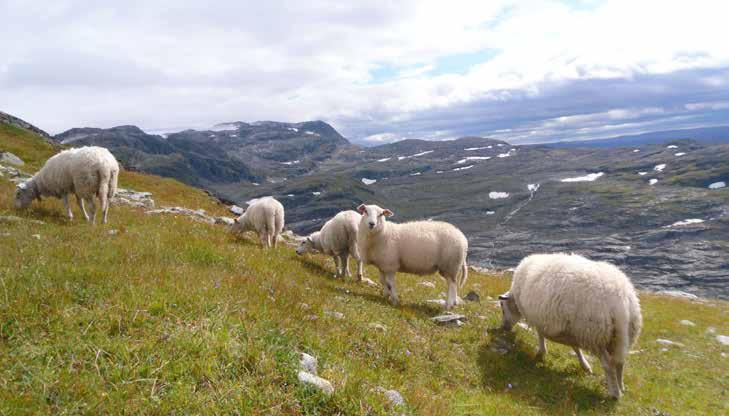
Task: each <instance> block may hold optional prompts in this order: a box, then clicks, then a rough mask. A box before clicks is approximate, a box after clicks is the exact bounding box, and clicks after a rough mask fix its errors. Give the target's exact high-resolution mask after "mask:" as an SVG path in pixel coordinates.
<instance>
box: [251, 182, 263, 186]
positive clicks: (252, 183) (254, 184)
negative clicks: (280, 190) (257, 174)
mask: <svg viewBox="0 0 729 416" xmlns="http://www.w3.org/2000/svg"><path fill="white" fill-rule="evenodd" d="M251 185H253V186H261V184H260V183H258V182H251Z"/></svg>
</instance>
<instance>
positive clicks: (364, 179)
mask: <svg viewBox="0 0 729 416" xmlns="http://www.w3.org/2000/svg"><path fill="white" fill-rule="evenodd" d="M375 182H377V179H367V178H362V183H363V184H365V185H372V184H373V183H375Z"/></svg>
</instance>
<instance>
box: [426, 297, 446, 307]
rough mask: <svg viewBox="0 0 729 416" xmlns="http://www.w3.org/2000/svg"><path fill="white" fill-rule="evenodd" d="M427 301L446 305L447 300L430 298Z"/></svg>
mask: <svg viewBox="0 0 729 416" xmlns="http://www.w3.org/2000/svg"><path fill="white" fill-rule="evenodd" d="M425 303H430V304H432V305H439V306H445V304H446V301H445V299H428V300H426V301H425Z"/></svg>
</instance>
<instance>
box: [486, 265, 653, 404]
mask: <svg viewBox="0 0 729 416" xmlns="http://www.w3.org/2000/svg"><path fill="white" fill-rule="evenodd" d="M499 299H500V302H501V309H502V312H503V325H504V329H505V330H511V328H512V327H513V325H514V324H515V323H516V322H518V321H519V319H521V317H524V319H525V320H526V322H527V323H528V324H529V325H530V326H532V327H533V328H534V329H535V330H536V331H537V334H538V336H539V351H538V352H537V357H539V358H542V357H544V354H546V352H547V348H546V345H545V341H544V339H545V338H546V339H549V340H551V341H554V342H558V343H560V344H564V345H568V346H571V347H572V348H573V349H574V351H575V353H576V354H577V359H578V360H579V361H580V365H581V366H582V368H583V369H585V371H587V372H589V373H591V372H592V368H591V367H590V364H589V363H588V362H587V361H586V360H585V357H583V355H582V352H581V351H580V348H582V349H585V350H587V351H590V352H592V353H593V354H595V355H596V356H598V357H600V361H601V363H602V366H603V368H604V369H605V376H606V378H607V386H608V393H609V394H610V396H612V397H614V398H620V396H621V395H622V393H623V391H624V390H625V386H624V385H623V368H624V366H625V361H626V359H627V357H628V351H629V349H630V347H631V345H633V343H634V342H635V340H636V339H637V338H638V335H639V334H640V330H641V326H642V324H643V318H642V317H641V313H640V302H639V301H638V296H637V295H636V292H635V289H634V288H633V285H632V283H631V282H630V280H629V279H628V278H627V277H626V276H625V274H623V272H621V271H620V270H619V269H618V268H617V267H615V266H613V265H611V264H608V263H605V262H597V261H592V260H588V259H586V258H584V257H582V256H578V255H574V254H571V255H570V254H535V255H531V256H529V257H527V258H525V259H524V260H522V261H521V263H519V266H518V267H517V268H516V270H515V271H514V278H513V281H512V284H511V290H510V291H509V292H507V293H506V294H504V295H501V296H499Z"/></svg>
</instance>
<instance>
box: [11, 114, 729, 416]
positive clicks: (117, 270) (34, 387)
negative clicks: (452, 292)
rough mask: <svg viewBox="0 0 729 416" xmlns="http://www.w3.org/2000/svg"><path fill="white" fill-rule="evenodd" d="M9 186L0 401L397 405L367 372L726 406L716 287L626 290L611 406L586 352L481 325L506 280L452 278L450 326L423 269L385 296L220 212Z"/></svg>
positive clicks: (502, 406)
mask: <svg viewBox="0 0 729 416" xmlns="http://www.w3.org/2000/svg"><path fill="white" fill-rule="evenodd" d="M3 149H4V150H10V151H12V152H13V153H16V154H17V155H18V156H20V157H21V158H23V159H25V160H26V161H28V162H29V164H30V166H31V167H33V168H35V167H38V166H40V165H42V162H43V160H45V158H47V157H48V156H49V155H50V154H52V153H53V152H54V151H55V150H54V149H52V148H48V147H47V145H45V144H43V143H42V142H41V141H40V140H36V139H35V138H34V137H33V136H32V135H29V134H27V133H25V132H24V131H22V130H20V131H18V129H15V130H14V129H13V128H6V127H2V126H0V150H3ZM121 182H122V186H125V187H131V188H134V189H136V190H140V191H150V192H152V193H154V198H155V200H156V201H157V204H158V205H173V204H174V205H182V206H186V207H189V208H204V209H206V210H208V211H210V212H213V213H222V211H223V208H222V207H220V206H218V205H217V204H216V203H215V202H214V201H212V200H211V199H209V198H207V196H206V195H205V194H204V193H203V192H201V191H199V190H195V189H191V188H189V187H186V186H184V185H181V184H179V183H177V182H175V181H173V180H167V179H160V178H156V177H152V176H147V175H140V174H135V173H130V172H124V173H123V174H122V177H121ZM12 194H13V186H12V184H10V183H9V182H8V181H7V180H6V179H4V178H0V216H3V215H21V216H23V217H27V218H32V219H40V220H42V221H45V224H43V225H39V224H34V223H31V222H20V223H3V222H0V414H8V415H10V414H13V415H16V414H78V413H85V414H112V413H114V414H116V413H127V414H199V413H210V414H281V415H317V414H331V415H334V414H392V413H395V409H392V408H391V407H390V406H389V404H388V403H387V401H386V400H385V398H384V397H383V395H382V394H381V393H380V392H378V390H377V387H384V388H385V389H395V390H398V391H399V392H400V393H402V395H403V396H404V398H405V401H406V405H405V406H404V407H402V408H400V409H397V411H396V412H397V413H398V414H401V413H402V414H432V415H445V414H449V415H450V414H453V415H461V414H462V415H466V414H469V415H477V414H483V415H491V414H504V415H512V414H513V415H537V414H576V413H579V414H631V415H633V414H636V415H662V414H672V415H690V414H722V413H724V414H725V413H727V412H729V404H728V403H729V378H728V377H727V373H728V372H729V347H722V346H721V345H720V344H719V343H718V342H717V341H716V340H715V334H710V333H707V331H709V328H710V327H713V328H715V332H716V334H725V335H729V304H727V303H726V302H720V301H707V302H702V303H697V302H689V301H685V300H681V299H673V298H666V297H660V296H655V295H649V294H641V302H642V304H643V316H644V320H645V330H644V333H643V335H642V336H641V338H640V340H639V342H638V344H637V345H635V346H634V348H633V349H634V350H635V351H636V353H635V354H633V355H631V356H630V359H629V362H628V365H627V370H626V385H627V388H628V392H627V394H626V396H625V397H624V398H623V400H621V401H620V402H614V401H611V400H609V399H606V391H605V387H604V385H603V372H602V369H601V368H599V367H600V366H599V362H598V360H596V359H595V358H591V362H592V365H593V368H594V369H595V372H596V374H595V375H592V376H589V375H586V374H584V373H583V372H582V371H581V370H580V368H579V365H578V363H577V360H576V359H575V358H574V357H573V356H572V355H571V354H570V350H569V349H568V348H565V347H562V346H559V345H557V344H553V343H550V344H549V346H548V347H549V348H550V351H549V354H548V355H547V359H546V361H545V362H544V363H538V362H536V361H535V351H536V342H535V336H534V334H532V333H531V332H530V331H528V330H526V329H523V328H521V327H517V328H516V330H515V332H514V334H513V335H507V334H503V333H501V331H499V330H497V329H496V328H497V327H498V326H499V322H500V312H499V310H498V305H497V304H496V303H495V302H494V301H492V300H490V298H489V297H491V298H494V297H495V296H496V295H497V294H499V293H502V292H503V291H504V290H505V289H506V288H507V287H508V286H509V281H508V279H506V278H503V277H499V276H488V275H482V274H477V273H472V275H471V277H470V279H469V281H468V283H467V286H466V288H465V290H464V292H463V293H467V292H468V291H469V290H475V291H477V292H478V293H479V294H480V295H481V302H480V303H468V304H466V305H464V306H461V307H459V310H458V311H459V312H461V313H464V314H466V315H467V316H468V321H467V322H466V324H465V325H464V326H463V327H460V328H451V327H441V326H437V325H435V324H433V323H432V322H431V321H430V319H429V318H430V317H432V316H434V315H436V314H437V313H439V312H440V308H438V307H433V306H430V305H429V304H427V303H426V302H425V300H426V299H434V298H437V297H438V296H439V294H440V292H444V291H445V290H446V287H445V285H444V284H443V282H442V281H441V280H440V279H439V278H437V277H435V276H432V277H426V278H420V277H415V276H410V275H400V276H398V286H399V288H400V291H401V300H402V303H403V306H401V307H393V306H390V305H389V304H387V303H386V302H384V301H383V299H382V298H381V296H380V295H379V291H378V290H377V289H375V288H370V287H367V286H364V285H361V284H356V283H354V282H351V281H347V282H342V281H336V280H333V279H332V278H331V275H332V274H333V264H332V263H331V262H330V261H329V260H328V259H325V258H324V257H320V256H307V257H297V256H296V254H295V253H294V252H293V250H292V249H291V248H289V247H286V246H280V247H279V248H277V249H275V250H270V251H264V250H262V249H261V248H260V247H259V246H258V245H257V244H256V243H254V241H256V239H254V238H249V239H242V240H240V239H234V238H233V237H232V236H230V235H229V234H228V233H227V232H226V231H225V229H224V228H222V227H220V226H215V225H208V224H201V223H195V222H192V221H189V220H188V219H186V218H182V217H181V218H175V217H171V216H165V217H159V216H149V215H146V214H145V213H144V212H143V211H142V210H140V209H134V208H127V207H116V206H114V207H112V209H111V212H110V214H109V218H110V223H109V224H108V225H107V226H100V225H97V226H95V227H93V226H89V225H87V224H85V223H83V222H81V221H78V220H76V221H74V222H69V221H68V220H66V219H65V218H64V217H63V216H62V209H61V205H62V204H61V203H60V202H59V201H57V200H45V201H44V202H43V203H40V204H39V203H34V205H33V208H32V209H31V210H29V211H27V212H25V213H21V214H18V213H16V212H15V211H14V210H13V209H12ZM76 211H77V210H76ZM77 218H78V217H77ZM110 230H117V232H116V233H115V234H112V233H109V231H110ZM367 272H368V276H369V277H371V278H373V280H377V279H376V278H375V276H376V275H375V271H374V270H372V269H368V271H367ZM422 280H429V281H432V282H434V283H435V284H436V285H437V286H436V288H435V289H431V288H427V287H424V286H421V285H418V284H417V283H418V282H420V281H422ZM331 312H340V313H342V314H343V315H344V318H343V319H337V317H335V316H333V314H331ZM682 319H686V320H690V321H692V322H694V323H695V324H696V325H695V326H684V325H681V324H680V323H679V321H680V320H682ZM372 323H379V324H381V325H383V326H384V328H385V330H384V331H383V330H382V329H378V328H373V327H372V326H371V324H372ZM658 338H665V339H671V340H673V341H676V342H680V343H682V344H684V346H683V347H676V346H665V345H661V344H658V343H656V339H658ZM664 349H665V351H664ZM300 351H303V352H307V353H309V354H312V355H314V356H316V357H318V359H319V368H320V370H319V373H320V375H321V376H323V377H324V378H327V379H328V380H330V381H331V382H332V383H333V384H334V386H335V389H336V392H335V394H334V395H333V396H332V397H326V396H323V395H322V394H321V393H318V392H316V391H314V390H313V389H311V388H309V387H305V386H302V385H301V384H300V383H299V382H298V381H297V378H296V373H297V369H298V362H297V360H298V358H297V353H298V352H300ZM509 386H510V387H509Z"/></svg>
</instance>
